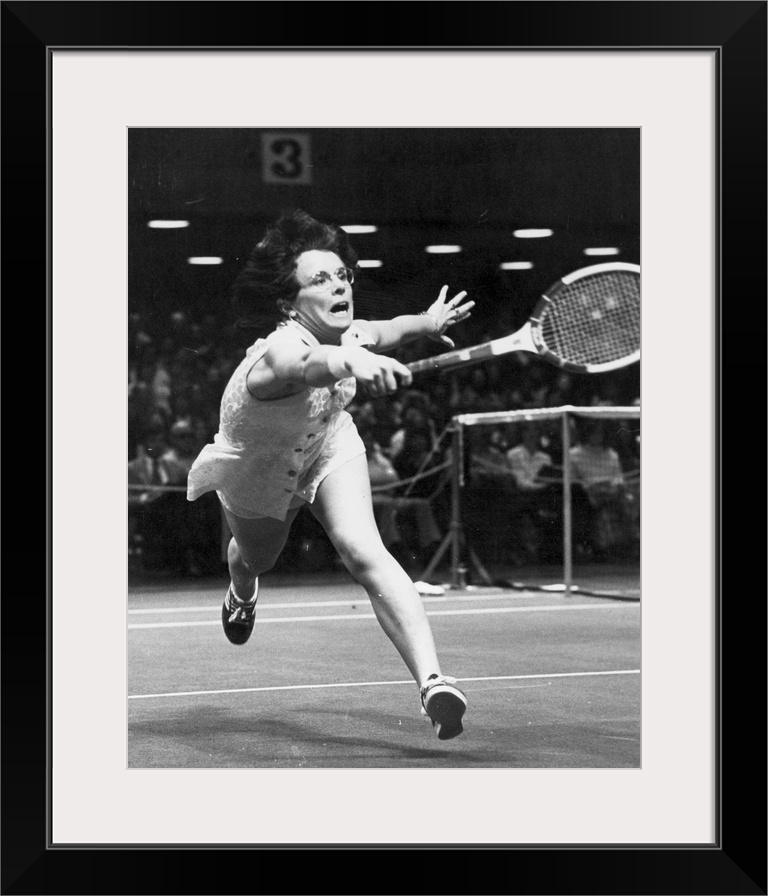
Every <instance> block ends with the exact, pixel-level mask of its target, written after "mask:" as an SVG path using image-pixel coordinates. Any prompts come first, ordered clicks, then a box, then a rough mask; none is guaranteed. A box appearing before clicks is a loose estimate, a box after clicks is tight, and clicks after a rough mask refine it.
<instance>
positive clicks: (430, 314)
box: [419, 311, 440, 333]
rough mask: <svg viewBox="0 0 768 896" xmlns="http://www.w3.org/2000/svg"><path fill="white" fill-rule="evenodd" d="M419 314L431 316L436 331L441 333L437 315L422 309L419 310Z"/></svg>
mask: <svg viewBox="0 0 768 896" xmlns="http://www.w3.org/2000/svg"><path fill="white" fill-rule="evenodd" d="M419 316H426V317H431V318H432V322H433V323H434V325H435V333H439V332H440V325H439V324H438V322H437V318H436V317H435V315H434V314H432V313H431V312H429V311H421V312H419Z"/></svg>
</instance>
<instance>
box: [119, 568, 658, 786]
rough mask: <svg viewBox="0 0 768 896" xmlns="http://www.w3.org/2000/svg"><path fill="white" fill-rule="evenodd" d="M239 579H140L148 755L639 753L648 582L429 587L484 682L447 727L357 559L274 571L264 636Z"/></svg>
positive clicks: (498, 760) (132, 636)
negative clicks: (435, 726) (227, 625)
mask: <svg viewBox="0 0 768 896" xmlns="http://www.w3.org/2000/svg"><path fill="white" fill-rule="evenodd" d="M226 586H227V581H223V580H222V581H207V582H204V583H201V584H197V583H194V584H187V585H175V584H173V583H166V584H160V585H152V586H142V587H132V588H131V589H130V591H129V595H128V701H127V712H128V765H129V767H130V768H568V769H573V768H639V767H640V765H641V752H640V726H641V718H640V700H641V674H640V648H641V641H640V613H641V605H640V601H639V599H633V600H625V599H613V598H606V597H602V596H594V595H593V594H592V593H591V592H586V591H585V592H584V593H579V592H576V593H573V594H571V595H570V596H566V595H565V594H563V593H558V592H556V591H552V592H548V591H540V590H536V589H535V588H533V589H530V590H529V589H527V588H526V587H511V588H504V587H495V586H484V587H479V586H476V587H471V586H470V587H468V588H464V589H447V590H446V592H445V594H444V595H442V596H429V595H425V596H424V597H423V598H422V599H423V600H424V604H425V608H426V610H427V613H428V615H429V618H430V623H431V625H432V629H433V632H434V635H435V640H436V642H437V647H438V654H439V656H440V659H441V663H442V665H443V671H444V672H445V673H447V674H449V675H454V676H456V677H457V678H458V679H459V681H460V687H461V688H462V690H464V691H465V693H466V694H467V697H468V700H469V709H468V711H467V714H466V716H465V720H464V721H465V725H464V728H465V730H464V734H462V735H461V736H460V737H458V738H455V739H454V740H451V741H439V740H438V739H437V737H436V736H435V734H434V731H433V730H432V727H431V724H430V722H429V721H428V720H427V719H426V718H425V717H424V716H422V715H421V713H420V706H419V698H418V690H417V687H416V685H415V683H414V682H413V681H412V680H411V678H410V675H409V673H408V671H407V669H406V667H405V665H404V663H403V662H402V660H401V659H400V656H399V655H398V654H397V652H396V651H395V648H394V647H393V646H392V644H391V642H390V641H389V640H388V639H387V638H386V636H385V635H384V633H383V631H382V630H381V628H380V627H379V624H378V622H377V621H376V619H375V617H374V615H373V610H372V607H371V604H370V602H369V601H368V598H367V596H366V594H365V592H364V591H363V589H362V588H360V587H359V586H358V585H357V584H355V583H354V582H353V581H352V580H351V579H350V578H349V577H348V576H346V574H343V573H338V574H335V573H334V574H328V575H323V576H316V577H314V578H313V577H307V576H303V577H301V578H294V579H291V578H290V577H285V576H284V577H279V576H265V577H264V579H263V582H262V586H261V591H260V597H259V607H258V610H257V618H256V626H255V629H254V632H253V635H252V636H251V639H250V640H249V641H248V643H247V644H245V645H243V646H240V647H237V646H234V645H232V644H230V643H229V641H227V639H226V638H225V636H224V633H223V631H222V628H221V621H220V619H221V602H222V599H223V597H224V593H225V591H226Z"/></svg>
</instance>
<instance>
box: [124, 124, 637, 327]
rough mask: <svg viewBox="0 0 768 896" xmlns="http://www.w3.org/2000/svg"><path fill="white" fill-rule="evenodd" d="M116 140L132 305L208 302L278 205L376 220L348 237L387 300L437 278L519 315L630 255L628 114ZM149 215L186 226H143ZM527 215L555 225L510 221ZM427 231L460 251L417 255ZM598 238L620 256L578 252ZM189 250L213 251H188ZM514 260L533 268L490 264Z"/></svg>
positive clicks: (140, 132)
mask: <svg viewBox="0 0 768 896" xmlns="http://www.w3.org/2000/svg"><path fill="white" fill-rule="evenodd" d="M128 146H129V209H130V245H129V251H130V284H129V285H130V293H131V304H132V306H133V307H136V308H141V309H147V308H152V307H154V306H158V307H161V308H163V309H165V308H169V307H184V305H185V304H193V305H194V306H195V307H196V308H198V309H200V308H203V309H204V308H206V307H213V306H214V305H216V304H217V303H220V302H221V300H222V298H223V296H224V295H225V294H226V290H227V288H228V286H229V284H230V283H231V281H232V279H233V277H234V274H235V273H236V271H237V270H238V269H239V267H240V265H241V264H242V261H243V259H244V257H245V255H246V254H247V252H248V250H249V249H250V248H251V246H252V245H253V244H254V242H255V241H256V240H257V239H258V237H259V236H260V234H261V232H262V231H263V228H264V226H265V225H266V224H267V223H268V222H269V221H271V220H272V219H273V218H274V217H275V216H276V215H277V214H278V213H279V212H280V211H281V210H283V209H285V208H291V207H298V208H304V209H305V210H307V211H309V212H310V213H311V214H313V215H315V216H316V217H318V218H320V219H321V220H325V221H330V222H334V223H337V224H340V225H342V226H345V225H352V224H363V225H375V226H376V227H377V228H378V229H377V230H376V232H373V233H368V234H359V235H353V236H351V240H352V242H353V245H354V246H355V249H356V250H357V252H358V255H359V256H360V257H361V258H362V259H364V260H369V261H377V262H380V263H381V265H380V266H379V267H377V268H370V269H368V270H365V271H364V272H363V273H362V274H361V278H365V280H366V281H367V282H368V283H369V284H374V285H377V284H378V286H380V287H381V289H382V290H387V291H389V292H390V293H391V294H392V295H395V296H399V297H400V298H399V299H398V300H397V301H398V302H399V303H400V304H399V305H398V306H397V307H396V308H395V310H411V308H410V306H409V303H413V304H414V307H415V304H419V305H423V298H422V296H423V294H424V290H431V289H432V288H433V287H434V286H435V284H437V286H438V288H439V286H440V285H442V283H444V282H445V283H449V284H450V285H451V287H452V288H455V289H457V290H458V289H467V290H469V291H470V293H473V294H474V295H476V296H477V298H478V299H481V298H482V296H483V294H485V293H489V292H492V293H493V302H494V303H496V302H499V301H504V300H505V298H508V300H509V302H510V303H513V304H514V303H517V304H520V306H521V314H522V316H523V317H524V316H525V314H524V313H522V311H523V310H526V309H527V310H530V306H531V305H532V304H533V303H534V302H535V298H536V296H537V295H538V293H539V292H540V291H542V290H543V289H545V288H546V287H547V286H548V285H549V284H550V283H551V282H553V281H554V280H556V279H557V278H558V277H560V276H562V275H564V274H566V273H569V272H570V271H572V270H576V269H577V268H579V267H584V266H586V265H588V264H595V263H599V262H601V261H606V260H622V261H631V262H635V263H639V261H640V257H639V256H640V246H639V233H640V231H639V228H640V133H639V130H638V129H635V128H624V129H618V128H606V129H598V128H592V129H561V128H551V129H496V128H493V129H464V128H453V129H426V128H425V129H401V128H385V129H378V128H367V129H358V128H335V129H302V128H295V129H283V130H280V131H267V130H262V129H256V128H254V129H250V128H249V129H221V128H196V129H185V128H147V129H145V128H132V129H130V131H129V142H128ZM158 219H160V220H176V221H178V220H185V221H188V222H189V225H188V226H186V227H184V228H180V229H171V228H168V229H157V228H153V227H149V226H148V225H149V222H150V221H155V220H158ZM526 228H548V229H551V230H552V235H551V236H549V237H546V238H538V239H523V238H517V237H515V236H514V235H513V234H514V231H515V230H519V229H526ZM434 244H441V245H456V246H461V252H459V253H453V254H428V253H427V252H426V251H425V247H426V246H427V245H434ZM605 247H609V248H615V249H617V250H618V255H617V256H616V257H615V258H613V259H611V258H599V257H598V258H590V257H587V256H585V254H584V250H585V249H588V248H605ZM201 256H202V257H216V258H221V259H222V263H220V264H218V265H192V264H189V262H188V259H189V258H190V257H201ZM515 261H523V262H530V263H531V264H532V265H533V267H532V268H530V269H528V270H502V269H501V268H500V265H501V264H502V263H505V262H515ZM417 293H418V294H419V297H418V299H417V298H409V296H410V297H413V296H416V294H417ZM371 295H375V289H374V290H373V291H372V292H371ZM374 305H375V300H374ZM370 310H371V311H372V312H373V313H374V314H375V313H376V312H377V311H384V309H383V308H381V309H380V308H376V307H372V309H370ZM388 310H389V309H388ZM486 310H487V309H486Z"/></svg>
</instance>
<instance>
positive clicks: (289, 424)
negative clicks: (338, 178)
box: [187, 211, 475, 740]
mask: <svg viewBox="0 0 768 896" xmlns="http://www.w3.org/2000/svg"><path fill="white" fill-rule="evenodd" d="M356 264H357V256H356V254H355V252H354V251H353V249H352V247H351V246H350V244H349V241H348V239H347V235H346V233H345V232H344V231H343V230H342V229H341V228H339V227H336V226H332V225H326V224H322V223H320V222H319V221H317V220H315V219H314V218H312V217H311V216H310V215H308V214H307V213H306V212H303V211H296V212H291V213H288V214H285V215H283V216H282V217H281V218H280V219H279V220H278V221H277V222H276V223H275V224H273V225H272V226H271V227H269V228H268V229H267V232H266V234H265V235H264V237H263V239H262V240H261V241H260V242H259V243H258V244H257V245H256V246H255V248H254V249H253V251H252V253H251V255H250V257H249V259H248V261H247V264H246V265H245V268H244V269H243V271H242V273H241V274H240V276H239V277H238V279H237V281H236V283H235V294H236V298H237V300H238V303H239V305H240V307H241V309H243V310H244V312H245V313H246V314H247V315H249V316H251V317H254V318H255V317H259V316H263V312H264V309H265V307H267V308H270V309H274V310H275V311H276V312H277V314H276V317H277V318H278V320H279V322H278V323H277V326H276V328H275V329H274V331H273V332H271V333H270V334H269V335H268V336H267V337H266V338H263V339H258V340H257V341H256V342H255V343H254V344H253V345H252V346H251V347H250V348H249V349H248V350H247V353H246V356H245V358H244V359H243V360H242V362H241V363H240V365H239V366H238V367H237V369H236V370H235V372H234V373H233V374H232V377H231V379H230V381H229V383H228V385H227V387H226V389H225V391H224V395H223V397H222V401H221V411H220V422H219V431H218V433H217V434H216V436H215V437H214V441H213V443H212V444H209V445H206V446H205V447H204V448H203V450H202V451H201V453H200V454H199V456H198V457H197V459H196V461H195V463H194V464H193V466H192V469H191V471H190V474H189V479H188V493H187V497H188V498H189V500H191V501H194V500H195V499H197V498H198V497H199V496H200V495H202V494H204V493H205V492H209V491H212V490H215V491H216V493H217V494H218V496H219V499H220V501H221V503H222V505H223V508H224V513H225V514H226V518H227V521H228V523H229V526H230V529H231V532H232V535H233V537H232V540H231V541H230V543H229V548H228V566H229V572H230V576H231V583H230V586H229V589H228V591H227V594H226V597H225V599H224V604H223V607H222V624H223V627H224V633H225V635H226V636H227V638H228V639H229V640H230V641H231V642H232V643H233V644H244V643H245V642H246V641H247V640H248V638H249V637H250V635H251V632H252V631H253V626H254V622H255V607H256V601H257V598H258V582H259V576H261V575H262V574H263V573H265V572H267V571H268V570H270V569H271V568H272V567H273V566H274V564H275V561H276V560H277V558H278V557H279V555H280V552H281V551H282V549H283V547H284V546H285V543H286V540H287V538H288V533H289V531H290V528H291V524H292V523H293V521H294V519H295V518H296V515H297V514H298V512H299V509H300V508H301V507H303V506H308V507H309V509H310V511H311V512H312V513H313V514H314V516H315V517H316V518H317V519H318V520H319V522H320V523H321V525H322V526H323V528H324V529H325V531H326V532H327V534H328V537H329V538H330V540H331V542H332V544H333V545H334V547H335V548H336V550H337V551H338V553H339V555H340V557H341V559H342V560H343V562H344V565H345V566H346V568H347V569H348V570H349V572H350V573H351V575H352V576H353V577H354V579H355V580H356V581H357V582H359V583H360V585H362V587H363V588H364V589H365V590H366V592H367V594H368V596H369V598H370V600H371V604H372V605H373V609H374V612H375V614H376V617H377V619H378V621H379V623H380V625H381V627H382V628H383V630H384V632H385V633H386V634H387V636H388V637H389V638H390V639H391V641H392V643H393V644H394V645H395V647H396V648H397V650H398V652H399V653H400V655H401V657H402V658H403V660H404V662H405V664H406V666H407V667H408V669H409V671H410V672H411V674H412V675H413V677H414V679H415V681H416V683H417V685H418V686H419V690H420V697H421V705H422V711H423V712H425V713H426V715H428V716H429V717H430V719H431V720H432V724H433V726H434V728H435V730H436V733H437V736H438V738H439V739H441V740H448V739H450V738H453V737H456V735H458V734H461V732H462V730H463V725H462V717H463V715H464V712H465V709H466V706H467V700H466V697H465V695H464V694H463V693H462V691H461V690H459V688H458V687H456V679H454V678H450V677H448V676H446V675H444V674H443V673H442V671H441V669H440V663H439V661H438V658H437V652H436V649H435V643H434V639H433V636H432V631H431V629H430V626H429V622H428V620H427V616H426V613H425V612H424V608H423V605H422V602H421V598H420V596H419V594H418V592H417V591H416V588H415V587H414V585H413V582H412V581H411V580H410V578H409V577H408V575H407V574H406V572H405V571H404V570H403V568H402V567H401V566H400V564H399V563H398V562H397V561H396V560H395V559H394V557H392V555H391V554H390V553H389V552H388V551H387V549H386V548H385V547H384V544H383V542H382V540H381V537H380V535H379V531H378V528H377V526H376V523H375V520H374V515H373V506H372V500H371V489H370V481H369V478H368V467H367V463H366V457H365V446H364V445H363V442H362V440H361V438H360V436H359V434H358V432H357V430H356V428H355V425H354V423H353V421H352V418H351V416H350V414H349V413H348V412H347V411H345V410H344V408H345V406H346V405H347V404H349V402H350V401H351V400H352V398H353V397H354V395H355V392H356V389H357V387H358V386H362V387H363V388H364V389H365V390H366V391H367V392H368V393H369V394H370V395H371V396H374V397H379V396H383V395H389V394H391V393H393V392H395V391H396V390H397V389H398V388H399V387H401V386H408V385H409V384H410V382H411V377H412V375H411V372H410V370H409V369H408V368H407V367H405V366H404V365H403V364H401V363H400V362H399V361H396V360H395V359H394V358H390V357H388V356H387V355H386V352H388V351H391V350H392V349H394V348H396V347H397V346H399V345H402V344H403V343H406V342H410V341H413V340H415V339H418V338H420V337H424V336H427V337H429V338H431V339H434V340H436V341H440V342H442V343H443V344H445V345H447V346H448V347H453V342H452V340H451V339H450V338H449V337H448V336H446V330H447V329H448V328H449V327H451V326H452V325H454V324H456V323H459V322H461V321H463V320H466V318H467V317H469V315H470V313H471V309H472V308H473V307H474V304H475V303H474V302H465V303H463V304H462V300H463V299H464V297H465V296H466V292H460V293H458V294H457V295H456V296H454V297H453V298H452V299H450V300H447V295H448V287H447V286H445V287H443V289H442V290H441V291H440V294H439V296H438V298H437V299H436V300H435V301H434V302H433V303H432V304H431V305H430V306H429V308H428V309H427V310H426V311H425V312H423V313H422V314H420V315H403V316H398V317H395V318H393V319H392V320H387V321H375V322H374V321H365V320H355V318H354V298H353V293H352V284H353V281H354V269H355V266H356Z"/></svg>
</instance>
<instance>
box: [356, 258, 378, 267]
mask: <svg viewBox="0 0 768 896" xmlns="http://www.w3.org/2000/svg"><path fill="white" fill-rule="evenodd" d="M357 265H358V267H361V268H380V267H383V265H384V262H383V261H379V259H378V258H361V259H360V261H358V263H357Z"/></svg>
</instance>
